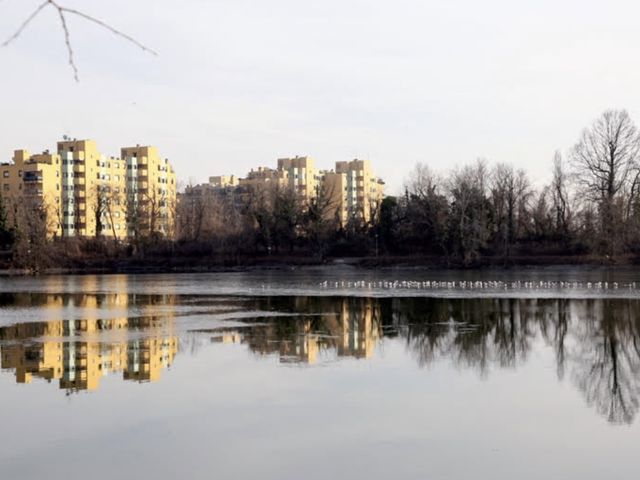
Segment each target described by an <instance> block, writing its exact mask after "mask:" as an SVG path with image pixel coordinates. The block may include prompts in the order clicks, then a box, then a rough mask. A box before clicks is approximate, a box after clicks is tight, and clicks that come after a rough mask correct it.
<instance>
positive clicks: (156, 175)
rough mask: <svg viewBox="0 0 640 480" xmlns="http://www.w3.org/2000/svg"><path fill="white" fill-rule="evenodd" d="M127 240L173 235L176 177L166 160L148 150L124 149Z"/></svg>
mask: <svg viewBox="0 0 640 480" xmlns="http://www.w3.org/2000/svg"><path fill="white" fill-rule="evenodd" d="M120 153H121V157H122V159H123V160H124V161H125V163H126V169H127V178H126V182H127V183H126V191H127V209H128V218H129V231H128V234H129V236H137V235H139V234H150V233H160V234H162V235H165V236H172V235H173V228H174V220H175V219H174V212H175V205H176V174H175V172H174V170H173V167H172V166H171V164H170V163H169V160H168V159H166V158H161V157H160V155H159V154H158V149H157V148H156V147H152V146H140V145H136V146H135V147H124V148H122V149H121V151H120Z"/></svg>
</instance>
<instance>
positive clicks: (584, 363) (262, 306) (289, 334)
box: [0, 290, 640, 423]
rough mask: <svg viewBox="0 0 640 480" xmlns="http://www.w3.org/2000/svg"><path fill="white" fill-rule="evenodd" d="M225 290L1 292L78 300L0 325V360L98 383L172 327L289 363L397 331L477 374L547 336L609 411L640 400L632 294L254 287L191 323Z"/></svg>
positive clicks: (639, 310)
mask: <svg viewBox="0 0 640 480" xmlns="http://www.w3.org/2000/svg"><path fill="white" fill-rule="evenodd" d="M123 291H126V290H123ZM224 301H229V299H226V300H224ZM222 302H223V299H221V298H219V297H207V296H195V297H194V296H191V297H186V296H172V295H148V296H139V295H138V296H135V295H126V294H85V295H80V294H65V295H46V294H40V295H32V294H15V295H11V296H7V295H1V296H0V308H2V307H11V308H15V307H25V308H26V307H30V308H33V307H39V308H41V309H51V310H52V311H53V312H54V313H53V314H54V315H58V313H56V312H57V311H58V310H60V309H62V310H61V311H62V312H64V313H63V314H59V315H60V316H64V315H66V314H67V313H68V312H70V311H71V310H69V308H70V307H74V308H78V309H80V311H81V312H82V315H83V317H82V319H80V320H66V319H65V320H47V321H39V322H32V323H17V324H14V325H9V326H6V327H3V328H0V352H1V359H2V369H4V370H8V371H12V372H13V373H14V374H15V377H16V380H17V381H18V382H20V383H29V382H30V381H31V380H32V378H33V377H37V378H42V379H45V380H48V381H52V380H58V381H59V385H60V388H62V389H65V390H68V391H77V390H95V389H97V388H98V387H99V382H100V378H101V377H102V376H103V375H105V374H107V373H108V372H122V376H123V379H125V380H133V381H139V382H142V381H154V380H157V379H159V378H160V373H161V371H162V370H163V369H164V368H167V367H168V366H170V365H171V364H172V363H173V360H174V357H175V356H176V354H177V353H178V338H179V337H181V338H184V337H185V336H187V337H193V336H198V338H203V337H202V334H203V333H206V335H207V337H205V338H211V337H212V340H213V342H215V343H234V344H241V345H244V346H246V348H248V350H249V351H250V352H252V353H253V354H255V355H258V356H266V355H268V356H277V358H278V359H279V361H280V362H281V363H285V364H291V363H295V364H300V363H306V364H315V363H321V362H322V361H324V360H327V359H329V360H332V361H335V360H341V359H345V358H353V359H369V358H371V357H372V356H374V355H375V352H376V350H377V349H378V348H380V346H381V345H382V344H383V343H384V342H402V343H403V344H404V345H406V348H407V352H408V353H409V354H410V355H411V356H412V357H414V358H415V360H416V362H417V364H418V365H419V366H428V365H431V364H434V363H436V362H440V361H447V362H453V363H454V364H455V365H456V366H458V367H459V368H464V369H474V370H476V371H477V372H478V374H479V375H480V376H482V377H488V376H489V375H490V373H491V371H492V369H495V368H512V369H515V368H518V367H519V366H520V365H522V364H524V363H525V362H526V361H527V359H528V357H529V356H530V355H531V354H532V352H537V351H538V350H540V349H541V348H544V347H548V348H550V349H552V351H553V355H554V357H555V363H556V371H557V376H558V379H559V380H563V379H565V378H568V379H569V380H570V381H571V382H572V383H573V384H574V385H575V386H576V387H577V388H578V389H579V390H580V391H581V392H582V394H583V396H584V398H585V399H586V402H587V403H588V404H589V405H591V406H592V407H593V408H594V409H595V410H596V411H597V412H598V413H599V414H600V415H602V416H604V417H605V418H607V419H608V421H610V422H612V423H631V422H632V421H633V420H634V418H635V417H636V415H637V413H638V410H639V408H640V404H639V403H640V401H639V399H640V301H639V300H631V299H627V300H619V299H618V300H614V299H582V300H569V299H556V300H553V299H545V300H534V299H487V298H483V299H433V298H378V299H371V298H343V297H257V298H242V299H237V300H236V301H235V302H236V303H235V304H236V306H238V305H240V306H241V307H242V308H243V310H244V311H245V313H246V312H253V311H257V312H268V313H269V315H262V316H260V315H258V314H256V315H255V316H253V317H252V318H247V317H246V315H245V316H244V317H240V318H235V319H234V320H235V323H234V324H233V325H234V326H229V325H230V324H226V325H227V326H223V327H222V328H219V327H218V326H219V324H216V325H214V326H213V328H211V329H206V327H205V329H203V328H202V322H201V321H200V323H199V325H198V327H199V328H191V327H190V323H189V322H190V321H192V320H193V319H194V318H196V316H197V315H201V314H202V313H203V312H205V313H206V308H205V307H207V306H216V305H218V306H219V305H220V304H221V303H222ZM185 305H197V306H198V308H200V309H204V310H201V311H191V312H190V313H189V312H187V313H184V314H183V315H182V317H181V320H180V323H177V322H176V320H175V319H174V317H173V315H174V313H173V312H174V311H177V309H178V307H179V306H185ZM91 312H94V315H93V316H92V313H91ZM109 312H110V313H111V314H110V315H107V313H109ZM113 312H116V313H118V314H117V315H115V316H114V315H113ZM178 325H180V326H181V328H182V330H183V333H179V332H178V330H177V326H178ZM185 330H190V331H191V333H189V334H188V335H187V334H186V332H185Z"/></svg>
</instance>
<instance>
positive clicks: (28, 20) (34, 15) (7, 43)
mask: <svg viewBox="0 0 640 480" xmlns="http://www.w3.org/2000/svg"><path fill="white" fill-rule="evenodd" d="M47 5H49V0H45V1H44V2H43V3H41V4H40V5H39V6H38V8H36V9H35V10H34V11H33V12H32V13H31V15H29V16H28V17H27V19H26V20H25V21H24V22H22V25H20V27H19V28H18V30H16V32H15V33H14V34H13V35H11V36H10V37H9V38H7V39H6V40H5V41H4V42H3V43H2V46H3V47H6V46H7V45H9V44H10V43H11V42H13V41H14V40H15V39H16V38H18V37H19V36H20V34H21V33H22V32H23V30H24V29H25V28H27V26H28V25H29V24H30V23H31V21H32V20H33V19H34V18H36V17H37V16H38V14H39V13H40V12H41V11H42V9H43V8H44V7H46V6H47Z"/></svg>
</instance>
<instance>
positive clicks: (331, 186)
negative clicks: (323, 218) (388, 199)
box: [322, 159, 384, 226]
mask: <svg viewBox="0 0 640 480" xmlns="http://www.w3.org/2000/svg"><path fill="white" fill-rule="evenodd" d="M322 181H323V182H324V185H323V187H324V191H325V194H326V195H328V196H329V197H330V198H332V199H333V201H332V202H331V204H332V205H335V208H336V210H337V212H338V216H339V219H340V223H341V224H342V226H345V225H347V223H348V222H349V221H350V220H356V221H361V222H365V223H366V222H369V221H371V220H373V219H374V218H375V215H376V212H377V211H378V209H379V208H380V204H381V203H382V200H383V198H384V182H383V181H382V180H380V179H379V178H378V177H376V176H375V175H374V173H373V170H372V168H371V163H370V162H369V161H368V160H358V159H356V160H352V161H350V162H336V166H335V170H333V171H328V172H327V171H325V172H322Z"/></svg>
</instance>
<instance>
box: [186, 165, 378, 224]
mask: <svg viewBox="0 0 640 480" xmlns="http://www.w3.org/2000/svg"><path fill="white" fill-rule="evenodd" d="M232 178H233V179H235V177H233V176H217V177H210V181H209V184H206V186H207V187H211V192H212V193H215V192H216V191H219V190H221V189H228V188H236V187H239V188H240V189H241V190H244V191H246V190H251V189H258V190H259V189H265V190H266V189H267V188H275V187H277V188H288V189H290V190H291V191H294V192H296V193H297V195H298V198H299V199H300V201H301V203H302V204H303V205H307V204H308V202H309V201H310V200H311V199H312V198H315V197H317V196H318V195H321V194H322V195H326V196H328V197H329V198H328V199H326V200H327V201H326V203H327V204H328V205H329V208H328V209H327V210H328V211H327V212H325V215H326V216H327V217H328V218H331V219H333V218H335V217H338V218H339V220H340V224H341V225H342V226H343V227H344V226H346V225H347V224H348V223H349V221H350V220H356V221H359V222H365V223H366V222H369V221H371V220H372V219H373V218H375V215H376V212H377V211H378V209H379V208H380V204H381V202H382V199H383V198H384V182H383V181H382V180H381V179H380V178H378V177H376V175H375V174H374V172H373V169H372V167H371V162H370V161H369V160H359V159H355V160H352V161H349V162H347V161H344V162H336V164H335V169H334V170H318V169H317V168H316V165H315V160H314V159H313V158H311V157H308V156H296V157H292V158H279V159H278V163H277V168H275V169H273V168H269V167H258V168H257V169H252V170H251V171H250V172H249V173H248V174H247V175H246V177H245V178H240V179H235V181H234V182H232V181H231V180H230V179H232ZM199 187H200V186H195V187H192V190H193V192H194V193H195V192H196V191H197V190H198V188H199Z"/></svg>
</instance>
